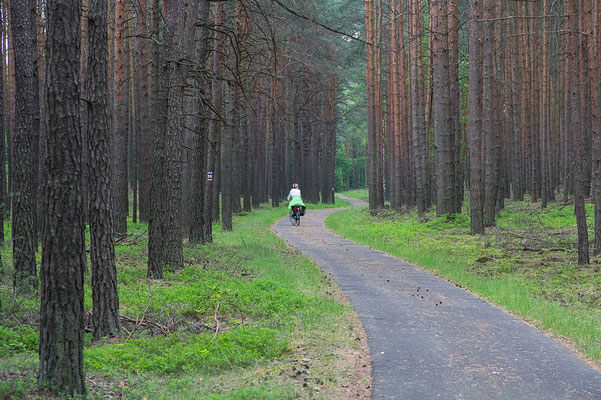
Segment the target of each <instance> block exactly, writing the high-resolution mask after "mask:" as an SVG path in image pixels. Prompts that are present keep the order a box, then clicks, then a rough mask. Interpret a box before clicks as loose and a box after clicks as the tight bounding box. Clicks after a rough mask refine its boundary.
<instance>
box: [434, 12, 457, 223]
mask: <svg viewBox="0 0 601 400" xmlns="http://www.w3.org/2000/svg"><path fill="white" fill-rule="evenodd" d="M447 12H448V4H447V1H445V0H436V1H435V2H434V3H432V10H431V13H432V27H433V32H432V36H433V38H432V46H433V47H432V52H433V55H432V56H433V58H432V64H433V65H432V68H433V99H434V138H435V150H436V155H435V157H436V214H437V215H439V216H440V215H444V214H449V213H452V212H454V211H455V174H454V166H455V165H454V161H455V157H454V154H453V153H454V152H453V150H454V147H455V137H454V131H453V127H452V126H451V122H452V118H451V116H450V109H451V98H450V89H451V87H450V86H451V85H450V76H449V49H448V46H449V39H448V16H447Z"/></svg>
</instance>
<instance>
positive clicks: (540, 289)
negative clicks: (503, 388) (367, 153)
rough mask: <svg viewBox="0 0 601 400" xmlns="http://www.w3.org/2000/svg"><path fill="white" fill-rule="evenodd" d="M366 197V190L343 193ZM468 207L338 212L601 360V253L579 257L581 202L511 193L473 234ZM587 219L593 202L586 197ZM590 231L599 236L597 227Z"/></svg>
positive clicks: (349, 228)
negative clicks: (442, 211)
mask: <svg viewBox="0 0 601 400" xmlns="http://www.w3.org/2000/svg"><path fill="white" fill-rule="evenodd" d="M344 194H345V195H347V196H348V197H355V198H362V199H364V200H367V197H368V194H367V191H365V190H356V191H350V192H346V193H344ZM468 213H469V210H468V209H466V208H465V207H464V212H463V213H462V214H457V215H453V216H452V217H450V218H447V217H442V218H436V216H435V213H434V212H430V213H429V214H428V215H427V216H426V222H422V221H420V220H419V219H418V218H417V215H416V213H415V212H403V213H400V214H399V213H398V212H394V211H392V210H386V209H384V210H381V211H380V212H378V214H377V215H375V216H372V215H370V213H369V212H368V211H367V210H366V209H365V208H363V209H356V208H355V209H350V210H348V211H347V212H344V213H336V214H332V215H331V216H329V217H328V219H327V220H326V225H327V226H328V227H329V228H330V229H332V230H334V231H336V232H337V233H339V234H341V235H342V236H343V237H345V238H348V239H351V240H354V241H357V242H360V243H364V244H367V245H369V246H371V247H373V248H376V249H379V250H382V251H385V252H387V253H390V254H392V255H395V256H397V257H401V258H403V259H405V260H408V261H410V262H413V263H415V264H417V265H419V266H421V267H424V268H426V269H427V270H429V271H432V272H434V273H435V274H437V275H439V276H441V277H443V278H445V279H448V280H450V281H451V282H453V283H455V284H457V285H459V286H462V287H465V288H467V289H468V290H470V291H472V292H473V293H476V294H477V295H479V296H482V297H483V298H486V299H487V300H490V301H491V302H493V303H494V304H497V305H499V306H501V307H503V308H504V309H505V310H508V311H509V312H511V313H514V314H516V315H518V316H519V317H521V318H523V319H525V320H527V321H529V322H530V323H532V324H534V325H536V326H537V327H538V328H541V329H544V330H545V331H547V332H549V333H550V334H551V335H553V336H554V337H556V338H557V339H559V340H560V341H562V342H563V343H564V344H566V345H568V346H571V347H572V348H573V349H574V350H575V351H578V352H580V353H581V355H583V356H584V357H586V358H588V359H589V360H591V361H592V362H593V363H594V364H595V365H596V366H597V368H600V367H601V274H600V270H601V257H599V256H595V257H592V258H591V264H590V265H588V266H579V265H578V264H577V258H578V257H577V248H576V243H577V241H576V222H575V217H574V207H573V205H571V204H563V203H559V202H554V203H550V204H549V206H548V207H547V208H545V209H542V208H541V207H540V203H532V202H529V201H522V202H513V201H507V202H506V207H505V210H503V211H501V213H500V214H499V215H498V217H497V224H496V226H495V227H491V228H487V229H486V233H485V234H484V235H481V236H471V235H470V234H469V233H470V220H469V216H468ZM587 215H588V221H587V222H588V226H589V227H591V226H593V222H594V221H593V207H592V205H591V204H587ZM589 237H590V238H592V237H594V236H593V235H592V231H591V232H590V233H589Z"/></svg>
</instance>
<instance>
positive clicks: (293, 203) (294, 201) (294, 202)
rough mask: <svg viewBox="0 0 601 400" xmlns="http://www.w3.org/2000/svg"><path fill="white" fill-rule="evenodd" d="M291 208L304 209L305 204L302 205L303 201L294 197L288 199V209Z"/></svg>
mask: <svg viewBox="0 0 601 400" xmlns="http://www.w3.org/2000/svg"><path fill="white" fill-rule="evenodd" d="M293 206H301V207H304V206H305V203H303V199H302V198H301V197H300V196H294V197H293V198H291V199H290V203H288V209H289V210H292V207H293Z"/></svg>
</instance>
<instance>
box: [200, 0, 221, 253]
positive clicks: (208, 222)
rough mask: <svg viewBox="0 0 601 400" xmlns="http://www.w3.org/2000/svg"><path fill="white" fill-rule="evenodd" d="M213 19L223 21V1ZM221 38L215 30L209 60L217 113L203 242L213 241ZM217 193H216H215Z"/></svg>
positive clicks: (209, 160) (212, 130)
mask: <svg viewBox="0 0 601 400" xmlns="http://www.w3.org/2000/svg"><path fill="white" fill-rule="evenodd" d="M214 19H215V24H216V25H217V26H219V25H221V23H222V22H223V3H217V4H216V5H215V8H214ZM221 40H222V33H221V32H219V31H218V32H215V37H214V41H213V53H212V59H211V61H210V63H211V68H212V70H213V74H212V77H213V78H212V81H211V98H212V104H213V109H214V110H216V111H217V113H218V114H217V115H214V116H213V118H211V120H210V122H209V145H208V149H207V174H208V173H210V174H211V180H208V175H207V185H206V190H205V199H204V216H203V238H204V241H205V242H208V243H211V242H212V241H213V220H214V218H213V204H214V203H215V201H214V200H213V197H214V196H215V193H218V192H219V191H218V190H217V182H216V179H217V176H216V172H217V171H216V166H217V162H218V157H219V154H220V153H219V151H218V147H217V143H218V142H219V141H220V140H221V139H220V136H221V125H222V121H221V118H222V112H221V110H222V107H221V103H222V85H221V80H220V77H221V75H220V74H221V62H220V50H219V49H220V46H221ZM217 195H218V194H217Z"/></svg>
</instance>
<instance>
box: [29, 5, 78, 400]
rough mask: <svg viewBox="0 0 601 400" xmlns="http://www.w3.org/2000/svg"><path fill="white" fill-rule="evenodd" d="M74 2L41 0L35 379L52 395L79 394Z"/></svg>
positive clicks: (76, 15)
mask: <svg viewBox="0 0 601 400" xmlns="http://www.w3.org/2000/svg"><path fill="white" fill-rule="evenodd" d="M80 13H81V2H80V1H79V0H48V1H47V14H46V18H47V22H48V25H47V41H46V53H47V56H48V67H47V74H46V79H47V84H46V99H47V104H48V157H47V161H46V168H47V174H48V175H47V184H46V187H47V193H46V197H47V199H48V200H47V205H48V209H47V211H46V229H45V232H44V238H43V242H42V245H43V251H42V268H41V281H42V290H41V319H40V345H39V350H40V369H39V375H38V382H39V384H40V385H41V386H44V387H46V386H49V387H51V388H52V389H53V391H54V392H56V393H66V394H69V395H72V396H75V395H85V392H86V387H85V377H84V373H83V345H84V337H83V316H84V305H83V274H84V269H85V262H86V258H85V244H84V240H85V238H84V236H85V226H84V221H83V217H84V216H83V200H82V196H83V190H82V184H81V174H82V171H81V168H82V167H81V155H82V145H81V132H80V120H79V110H80V104H79V102H80V88H79V73H80V69H79V68H80V42H81V31H80V24H81V19H80Z"/></svg>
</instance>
